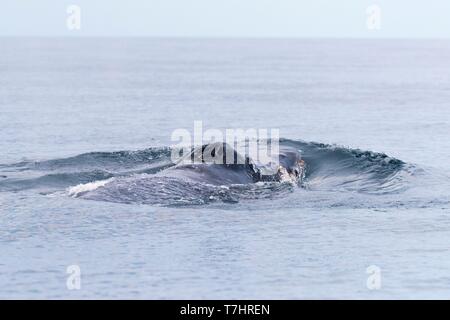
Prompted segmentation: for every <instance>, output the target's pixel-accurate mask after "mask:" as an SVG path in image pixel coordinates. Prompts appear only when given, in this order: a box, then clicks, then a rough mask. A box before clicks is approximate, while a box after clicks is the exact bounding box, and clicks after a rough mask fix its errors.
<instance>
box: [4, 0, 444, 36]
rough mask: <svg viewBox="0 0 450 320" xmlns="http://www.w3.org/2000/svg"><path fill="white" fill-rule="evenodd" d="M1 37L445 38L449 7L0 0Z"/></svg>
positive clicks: (414, 1) (300, 0) (355, 0)
mask: <svg viewBox="0 0 450 320" xmlns="http://www.w3.org/2000/svg"><path fill="white" fill-rule="evenodd" d="M71 5H75V6H76V8H79V11H76V12H75V13H74V11H70V10H69V13H68V8H69V6H71ZM374 8H375V10H377V11H376V12H374V11H373V9H374ZM74 14H75V15H76V16H74ZM68 19H69V20H70V21H69V23H68ZM74 19H75V20H74ZM374 19H375V20H374ZM74 21H75V22H76V24H75V26H76V27H74ZM78 22H79V23H78ZM69 25H70V26H69ZM78 27H79V28H78ZM0 36H152V37H263V38H264V37H269V38H272V37H275V38H277V37H281V38H297V37H302V38H303V37H308V38H309V37H311V38H321V37H326V38H372V37H380V38H449V37H450V1H449V0H428V1H424V0H379V1H368V0H309V1H306V0H70V1H69V0H1V1H0Z"/></svg>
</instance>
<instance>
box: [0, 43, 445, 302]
mask: <svg viewBox="0 0 450 320" xmlns="http://www.w3.org/2000/svg"><path fill="white" fill-rule="evenodd" d="M448 70H450V41H437V40H436V41H406V40H402V41H400V40H389V41H387V40H386V41H385V40H376V41H365V40H180V39H172V40H163V39H161V40H151V39H144V38H143V39H138V38H137V39H120V38H117V39H114V38H111V39H57V38H54V39H32V38H29V39H27V38H22V39H14V38H2V39H0V136H1V139H0V149H1V150H2V152H1V153H0V298H58V299H61V298H62V299H64V298H256V299H258V298H450V251H449V246H448V244H449V240H450V219H449V218H450V192H449V190H450V178H449V175H450V164H449V162H448V159H449V157H450V148H449V147H450V145H449V142H448V136H449V133H450V106H449V103H450V77H449V75H448ZM194 120H202V121H203V123H204V126H205V127H206V128H219V129H225V128H279V129H280V134H281V136H282V137H283V138H285V139H286V140H283V142H282V143H283V144H285V145H290V146H293V147H295V148H297V149H300V150H302V152H303V155H304V158H305V160H306V162H307V164H308V165H309V166H308V167H307V170H308V168H309V171H307V177H306V182H305V185H304V187H302V188H300V187H292V186H290V187H285V186H259V187H258V189H257V190H256V189H252V188H254V187H253V186H244V187H242V186H241V187H239V188H238V189H236V190H234V189H230V190H228V191H226V194H225V196H223V193H220V194H219V196H216V195H217V194H216V193H215V192H216V191H217V190H211V189H208V187H206V186H203V185H198V186H196V187H198V188H196V189H192V190H196V191H195V192H194V191H192V190H190V191H189V190H188V188H185V189H183V188H181V187H180V184H176V183H173V181H172V182H171V184H170V185H168V184H164V183H163V184H162V185H163V186H164V187H165V188H159V189H158V188H156V187H155V186H157V185H158V186H160V185H161V184H156V183H153V182H154V180H152V175H153V174H154V173H155V172H157V171H158V170H161V169H163V168H164V167H165V166H166V165H167V161H168V155H167V154H168V152H169V150H168V149H167V147H168V146H169V145H170V144H171V141H170V136H171V133H172V131H173V130H174V129H176V128H186V129H190V130H192V128H193V123H194ZM310 141H313V142H316V143H309V142H310ZM324 144H326V145H324ZM328 144H336V145H338V146H339V147H336V146H330V145H328ZM116 151H120V152H116ZM109 178H113V179H115V182H114V184H111V185H109V186H108V185H106V186H105V187H100V188H98V189H97V190H94V191H93V193H91V192H88V193H87V196H85V197H73V196H69V193H70V192H69V190H70V188H72V187H74V186H77V185H79V184H85V183H89V182H98V181H103V180H105V179H109ZM168 186H170V188H168ZM123 190H128V193H125V192H124V191H123ZM191 191H192V192H191ZM177 192H178V193H177ZM180 193H183V194H181V196H182V197H183V196H184V197H183V199H188V201H186V202H183V203H181V204H180V203H177V202H176V201H175V205H174V199H175V200H176V199H179V197H180ZM204 193H206V196H204ZM211 195H214V197H212V198H211V197H210V196H211ZM230 197H232V200H233V201H226V200H227V199H229V198H230ZM199 199H200V200H201V201H200V200H199ZM94 200H95V201H94ZM70 265H78V266H79V267H80V269H81V290H68V289H67V287H66V279H67V277H68V274H66V268H67V267H68V266H70ZM369 266H377V267H379V268H380V270H381V288H380V289H379V290H369V289H368V288H367V285H366V281H367V278H368V276H369V274H367V273H366V268H367V267H369Z"/></svg>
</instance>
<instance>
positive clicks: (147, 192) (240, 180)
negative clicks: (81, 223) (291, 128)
mask: <svg viewBox="0 0 450 320" xmlns="http://www.w3.org/2000/svg"><path fill="white" fill-rule="evenodd" d="M203 148H205V146H203ZM170 155H171V149H170V148H149V149H146V150H140V151H120V152H94V153H87V154H81V155H78V156H75V157H71V158H65V159H56V160H47V161H40V162H32V161H24V162H22V163H17V164H13V165H2V166H0V171H1V172H0V173H1V174H2V175H4V176H6V178H3V179H2V180H0V191H22V190H27V189H35V190H38V191H39V192H41V193H44V194H49V193H55V192H62V191H64V192H65V193H66V194H68V195H69V196H71V197H73V198H78V199H86V200H96V201H108V202H117V203H139V204H151V205H162V206H185V205H204V204H209V203H221V202H222V203H237V202H244V201H250V202H251V201H264V200H267V199H283V198H285V197H288V196H289V197H290V196H292V194H298V195H299V197H301V198H302V199H305V201H307V199H308V194H313V193H314V192H320V193H321V194H323V192H328V193H329V192H333V193H336V192H340V193H347V194H362V195H371V196H383V195H393V194H398V193H401V192H405V191H407V190H408V189H410V188H411V187H412V186H414V182H413V180H414V177H415V176H417V175H420V173H421V170H420V169H419V168H417V167H416V166H413V165H410V164H406V163H404V162H403V161H401V160H398V159H395V158H391V157H388V156H387V155H385V154H382V153H375V152H370V151H361V150H355V149H348V148H344V147H338V146H332V145H326V144H320V143H311V142H303V141H295V140H288V139H282V140H281V141H280V153H279V154H278V155H277V156H278V158H277V160H278V161H279V163H278V165H277V166H276V167H273V166H272V167H271V166H261V165H259V164H258V163H255V162H254V161H253V160H252V159H250V158H246V159H245V161H243V163H241V164H236V165H233V164H231V165H230V164H227V165H225V164H214V163H213V164H211V163H204V162H201V163H196V164H189V163H188V164H186V163H178V164H177V163H173V162H172V161H171V159H170ZM234 156H235V157H238V156H240V155H239V154H236V153H235V154H234Z"/></svg>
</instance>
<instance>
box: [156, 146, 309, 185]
mask: <svg viewBox="0 0 450 320" xmlns="http://www.w3.org/2000/svg"><path fill="white" fill-rule="evenodd" d="M230 157H231V161H230ZM305 168H306V164H305V162H304V161H303V160H302V158H301V153H300V151H299V150H296V149H294V148H291V147H281V148H280V152H279V154H277V155H273V161H271V162H269V163H264V164H259V163H257V162H256V161H254V160H253V159H251V158H250V157H248V156H244V155H242V154H240V153H239V152H238V151H237V150H236V149H234V148H233V147H232V146H230V145H229V144H227V143H222V142H216V143H211V144H205V145H202V146H201V147H197V148H193V150H192V151H191V152H190V153H189V154H188V155H187V156H185V157H183V158H182V159H180V160H179V161H178V163H176V164H175V165H174V166H172V167H170V168H167V169H165V170H163V171H162V172H160V173H158V174H157V176H165V177H174V178H182V179H185V180H189V181H195V182H202V183H208V184H212V185H231V184H250V183H258V182H291V183H300V182H301V181H302V180H303V178H304V176H305Z"/></svg>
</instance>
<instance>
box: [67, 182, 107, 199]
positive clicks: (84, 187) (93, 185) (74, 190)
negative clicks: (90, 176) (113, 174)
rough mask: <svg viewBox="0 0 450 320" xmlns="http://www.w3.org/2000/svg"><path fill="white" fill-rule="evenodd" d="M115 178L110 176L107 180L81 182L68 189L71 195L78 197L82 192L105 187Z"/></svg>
mask: <svg viewBox="0 0 450 320" xmlns="http://www.w3.org/2000/svg"><path fill="white" fill-rule="evenodd" d="M113 180H114V178H109V179H107V180H99V181H94V182H89V183H84V184H79V185H77V186H74V187H70V188H69V189H68V194H69V196H71V197H77V196H78V195H80V194H82V193H85V192H89V191H93V190H95V189H98V188H100V187H104V186H105V185H106V184H108V183H110V182H111V181H113Z"/></svg>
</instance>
